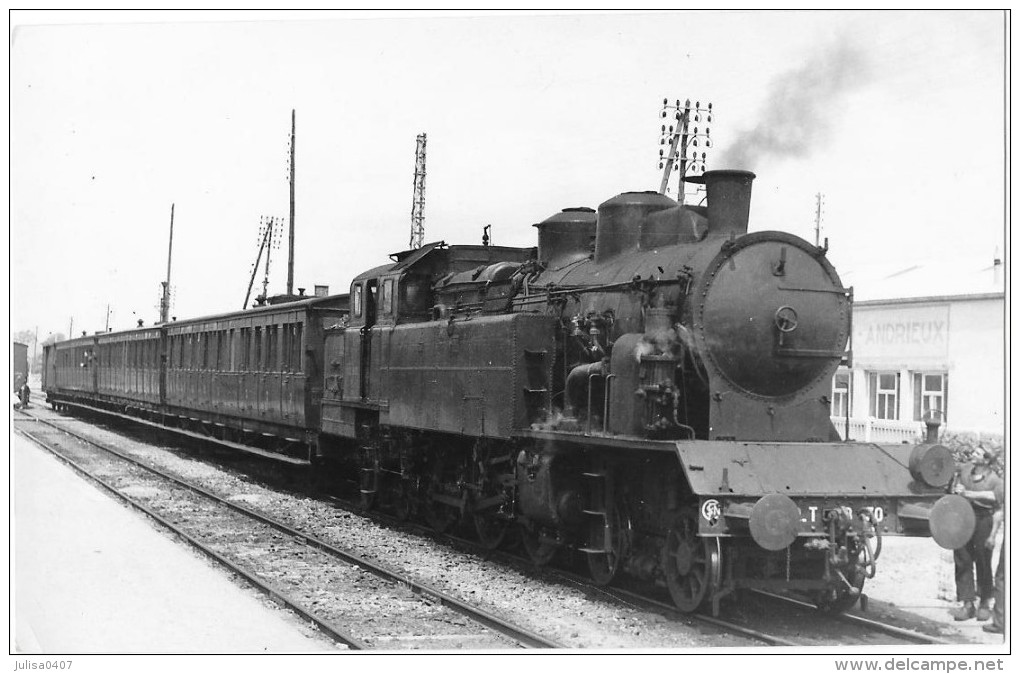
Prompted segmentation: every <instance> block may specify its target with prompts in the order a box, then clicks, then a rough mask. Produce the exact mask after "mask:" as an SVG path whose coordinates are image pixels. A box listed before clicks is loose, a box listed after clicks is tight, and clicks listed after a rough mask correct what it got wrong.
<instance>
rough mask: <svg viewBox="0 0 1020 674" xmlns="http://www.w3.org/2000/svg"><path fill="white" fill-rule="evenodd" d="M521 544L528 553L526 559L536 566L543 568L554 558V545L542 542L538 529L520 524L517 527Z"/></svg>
mask: <svg viewBox="0 0 1020 674" xmlns="http://www.w3.org/2000/svg"><path fill="white" fill-rule="evenodd" d="M519 529H520V532H521V542H522V543H524V549H525V550H526V551H527V552H528V557H530V558H531V561H533V562H534V563H535V565H536V566H545V565H546V564H548V563H549V562H551V561H552V559H553V557H555V556H556V544H555V543H552V542H550V541H547V540H543V539H542V536H541V533H540V532H539V529H538V527H535V526H531V525H528V524H524V523H522V524H521V525H520V527H519Z"/></svg>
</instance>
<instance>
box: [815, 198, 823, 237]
mask: <svg viewBox="0 0 1020 674" xmlns="http://www.w3.org/2000/svg"><path fill="white" fill-rule="evenodd" d="M824 198H825V195H824V194H822V193H821V192H818V193H817V194H815V245H816V246H819V245H821V239H822V200H823V199H824Z"/></svg>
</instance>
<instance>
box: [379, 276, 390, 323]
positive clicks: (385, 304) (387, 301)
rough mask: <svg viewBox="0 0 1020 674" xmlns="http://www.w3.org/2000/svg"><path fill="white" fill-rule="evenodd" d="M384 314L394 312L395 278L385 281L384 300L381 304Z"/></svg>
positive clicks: (383, 288)
mask: <svg viewBox="0 0 1020 674" xmlns="http://www.w3.org/2000/svg"><path fill="white" fill-rule="evenodd" d="M379 306H380V307H381V310H382V313H383V314H384V315H389V314H392V313H393V279H391V278H388V279H386V280H385V281H383V287H382V302H381V303H380V305H379Z"/></svg>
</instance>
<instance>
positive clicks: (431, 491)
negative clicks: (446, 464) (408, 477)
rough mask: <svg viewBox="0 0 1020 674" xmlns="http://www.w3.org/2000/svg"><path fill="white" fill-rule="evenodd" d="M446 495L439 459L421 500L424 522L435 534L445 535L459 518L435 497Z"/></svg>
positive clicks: (457, 514) (454, 510)
mask: <svg viewBox="0 0 1020 674" xmlns="http://www.w3.org/2000/svg"><path fill="white" fill-rule="evenodd" d="M446 495H447V484H446V482H445V480H444V469H443V461H442V459H439V460H438V461H436V462H435V463H434V464H433V465H432V472H431V474H430V476H429V484H428V487H427V489H426V490H425V498H424V499H423V503H422V506H423V508H422V509H423V510H424V516H425V521H426V522H428V524H429V526H430V527H432V528H433V529H434V530H435V531H436V533H440V534H443V533H446V532H447V531H449V529H450V527H452V526H453V525H454V523H456V521H457V519H458V518H459V516H460V513H459V511H458V510H457V509H456V508H454V507H453V506H451V505H450V504H448V503H443V502H442V501H440V500H438V499H437V497H440V496H446Z"/></svg>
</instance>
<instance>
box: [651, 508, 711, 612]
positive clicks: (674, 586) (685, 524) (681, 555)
mask: <svg viewBox="0 0 1020 674" xmlns="http://www.w3.org/2000/svg"><path fill="white" fill-rule="evenodd" d="M720 558H721V554H720V547H719V539H718V538H702V537H701V536H698V520H697V515H696V514H695V513H694V511H691V510H683V511H681V512H680V513H679V514H677V516H676V517H675V518H674V520H673V524H672V525H671V526H670V528H669V531H668V532H667V533H666V544H665V546H664V547H663V550H662V569H663V573H664V575H665V576H666V586H667V587H668V588H669V594H670V596H671V597H672V598H673V603H674V604H676V606H677V608H679V609H680V610H681V611H683V612H685V613H691V612H693V611H695V610H697V608H698V607H699V606H701V604H702V603H703V602H704V601H705V600H706V599H709V598H711V596H712V594H713V593H714V592H715V590H716V589H717V588H718V587H719V578H720Z"/></svg>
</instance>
